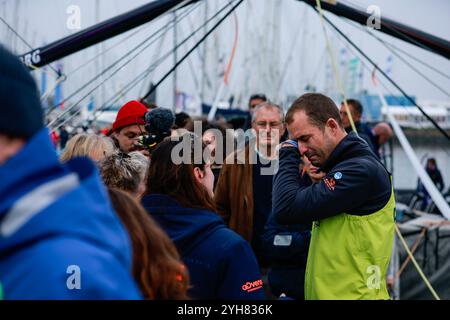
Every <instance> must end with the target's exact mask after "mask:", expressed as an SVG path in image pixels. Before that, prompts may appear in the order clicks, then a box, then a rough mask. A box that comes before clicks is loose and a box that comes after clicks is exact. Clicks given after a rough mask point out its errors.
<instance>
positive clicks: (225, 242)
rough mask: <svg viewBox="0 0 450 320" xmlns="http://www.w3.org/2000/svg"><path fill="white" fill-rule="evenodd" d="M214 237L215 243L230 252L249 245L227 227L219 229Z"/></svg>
mask: <svg viewBox="0 0 450 320" xmlns="http://www.w3.org/2000/svg"><path fill="white" fill-rule="evenodd" d="M212 237H213V241H214V242H216V243H217V245H218V246H219V247H220V248H221V249H223V250H229V249H232V248H234V247H237V246H240V245H242V244H246V243H247V241H245V240H244V238H242V237H241V236H240V235H239V234H237V233H236V232H235V231H233V230H231V229H230V228H228V227H226V226H224V227H223V228H218V229H217V230H216V231H215V232H214V234H213V235H212Z"/></svg>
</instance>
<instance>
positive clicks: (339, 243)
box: [272, 93, 395, 299]
mask: <svg viewBox="0 0 450 320" xmlns="http://www.w3.org/2000/svg"><path fill="white" fill-rule="evenodd" d="M286 123H287V128H288V130H289V135H290V139H291V140H288V141H287V142H285V143H283V144H282V147H281V149H280V154H279V157H280V163H279V166H280V167H279V170H278V173H277V174H276V175H275V177H274V183H273V193H272V197H273V200H272V208H273V214H274V216H275V218H276V220H277V221H278V222H279V223H283V224H298V223H308V222H312V221H313V222H314V223H313V230H312V234H311V243H310V247H309V253H308V260H307V267H306V276H305V298H306V299H388V298H389V295H388V293H387V289H386V281H385V278H386V271H387V266H388V264H389V259H390V255H391V250H392V244H393V236H394V210H395V200H394V193H393V189H392V185H391V179H390V174H389V173H388V172H387V171H386V169H385V168H384V166H383V165H382V164H381V163H380V162H379V161H378V160H377V157H376V156H375V154H374V153H373V151H372V150H370V148H369V146H368V145H367V143H366V142H365V141H364V140H362V139H361V138H359V137H358V136H357V135H356V134H355V133H350V134H347V133H346V132H345V130H344V128H343V126H342V122H341V120H340V117H339V110H338V108H337V107H336V105H335V104H334V102H333V101H332V100H331V99H330V98H328V97H326V96H324V95H322V94H315V93H308V94H305V95H303V96H301V97H300V98H298V99H297V100H296V101H295V102H294V103H293V105H292V107H291V108H290V109H289V111H288V113H287V115H286ZM301 154H304V155H306V157H307V158H308V159H309V160H310V162H311V163H312V164H313V165H314V166H317V167H320V170H321V171H322V172H324V173H326V175H325V177H324V178H323V179H322V180H321V181H320V182H319V183H315V184H313V185H312V186H309V187H304V186H301V185H299V184H298V175H299V170H298V166H299V164H300V156H301Z"/></svg>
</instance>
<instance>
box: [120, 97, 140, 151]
mask: <svg viewBox="0 0 450 320" xmlns="http://www.w3.org/2000/svg"><path fill="white" fill-rule="evenodd" d="M147 111H148V110H147V108H146V107H145V106H144V105H143V104H142V103H140V102H139V101H136V100H132V101H129V102H127V103H125V104H124V105H123V106H122V107H121V108H120V110H119V112H118V113H117V117H116V120H115V121H114V123H113V125H112V131H113V133H112V135H111V137H112V138H113V140H114V142H115V144H116V146H117V147H118V148H119V149H120V150H121V151H122V152H124V153H129V152H132V151H141V150H142V149H143V148H142V147H141V146H140V145H139V143H138V141H139V137H140V136H142V135H144V134H145V133H146V131H145V126H144V125H145V120H144V116H145V113H146V112H147Z"/></svg>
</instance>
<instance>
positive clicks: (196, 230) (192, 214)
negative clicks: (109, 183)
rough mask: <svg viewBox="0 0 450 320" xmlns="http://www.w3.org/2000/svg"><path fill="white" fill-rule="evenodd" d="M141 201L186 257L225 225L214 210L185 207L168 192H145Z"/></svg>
mask: <svg viewBox="0 0 450 320" xmlns="http://www.w3.org/2000/svg"><path fill="white" fill-rule="evenodd" d="M142 204H143V205H144V207H145V209H146V210H147V211H148V212H149V213H150V214H151V215H152V217H153V218H155V219H156V221H158V223H159V224H160V225H161V227H162V228H163V229H164V230H165V231H166V232H167V234H168V235H169V237H170V238H171V239H172V240H173V241H174V243H175V245H176V246H177V248H178V250H179V251H180V254H181V255H183V256H184V255H188V254H189V252H190V251H191V250H192V249H193V248H195V247H196V246H197V245H198V244H199V243H202V242H203V241H205V240H206V239H207V238H209V237H210V236H211V235H212V234H213V233H214V232H216V231H217V230H218V229H221V228H226V226H225V224H224V223H223V220H222V218H221V217H220V216H219V215H218V214H216V213H215V212H211V211H209V210H201V209H193V208H184V207H182V206H181V204H180V203H179V202H178V201H177V200H175V199H174V198H172V197H170V196H168V195H163V194H149V195H145V196H144V197H143V198H142Z"/></svg>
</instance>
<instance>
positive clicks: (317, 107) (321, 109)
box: [286, 93, 343, 130]
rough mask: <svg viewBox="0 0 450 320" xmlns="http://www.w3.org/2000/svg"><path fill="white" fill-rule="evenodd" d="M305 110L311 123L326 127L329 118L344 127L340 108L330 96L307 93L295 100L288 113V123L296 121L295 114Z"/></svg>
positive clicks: (322, 127)
mask: <svg viewBox="0 0 450 320" xmlns="http://www.w3.org/2000/svg"><path fill="white" fill-rule="evenodd" d="M299 111H304V112H305V113H306V115H307V116H308V118H309V121H310V123H311V124H313V125H315V126H317V127H319V128H320V129H322V130H323V129H324V128H325V125H326V123H327V121H328V119H330V118H332V119H334V120H336V122H337V123H338V124H339V126H340V127H341V128H343V125H342V121H341V118H340V116H339V109H338V108H337V106H336V104H335V103H334V102H333V100H331V99H330V98H329V97H327V96H325V95H323V94H320V93H305V94H304V95H302V96H301V97H299V98H298V99H297V100H295V101H294V103H293V104H292V106H291V107H290V108H289V110H288V112H287V114H286V123H287V124H291V123H292V121H294V114H295V113H297V112H299Z"/></svg>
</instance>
